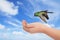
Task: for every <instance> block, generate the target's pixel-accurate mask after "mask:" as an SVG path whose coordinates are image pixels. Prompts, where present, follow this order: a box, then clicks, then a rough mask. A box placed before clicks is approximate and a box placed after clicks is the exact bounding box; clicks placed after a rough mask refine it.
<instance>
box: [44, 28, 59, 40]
mask: <svg viewBox="0 0 60 40" xmlns="http://www.w3.org/2000/svg"><path fill="white" fill-rule="evenodd" d="M44 33H45V34H47V35H48V36H50V37H52V38H54V39H55V40H60V30H56V29H53V28H48V27H47V28H46V29H45V31H44Z"/></svg>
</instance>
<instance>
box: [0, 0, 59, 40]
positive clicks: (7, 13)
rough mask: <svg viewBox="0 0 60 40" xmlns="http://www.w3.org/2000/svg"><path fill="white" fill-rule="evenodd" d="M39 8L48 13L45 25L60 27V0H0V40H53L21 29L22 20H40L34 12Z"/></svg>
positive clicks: (41, 34) (29, 21)
mask: <svg viewBox="0 0 60 40" xmlns="http://www.w3.org/2000/svg"><path fill="white" fill-rule="evenodd" d="M41 10H48V11H52V12H54V13H53V14H48V15H49V18H50V19H49V20H47V22H48V23H47V24H46V25H47V26H49V27H52V28H56V29H60V0H0V40H53V39H52V38H51V37H49V36H47V35H45V34H43V33H37V34H29V33H28V32H26V31H24V30H23V26H22V20H26V21H27V22H28V23H32V22H41V23H43V24H45V23H44V22H43V21H42V20H41V19H40V18H38V17H34V13H35V12H37V11H41Z"/></svg>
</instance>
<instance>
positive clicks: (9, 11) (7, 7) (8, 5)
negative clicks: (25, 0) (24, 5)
mask: <svg viewBox="0 0 60 40" xmlns="http://www.w3.org/2000/svg"><path fill="white" fill-rule="evenodd" d="M0 11H2V12H4V14H5V15H17V13H18V6H15V5H14V3H12V2H9V1H7V0H0ZM4 14H3V15H4Z"/></svg>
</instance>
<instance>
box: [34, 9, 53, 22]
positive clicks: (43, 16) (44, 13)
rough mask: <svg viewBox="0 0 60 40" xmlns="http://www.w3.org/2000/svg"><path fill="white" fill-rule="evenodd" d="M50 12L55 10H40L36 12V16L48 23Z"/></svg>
mask: <svg viewBox="0 0 60 40" xmlns="http://www.w3.org/2000/svg"><path fill="white" fill-rule="evenodd" d="M48 13H53V12H48V10H44V11H39V12H35V13H34V16H36V17H40V18H41V19H42V20H43V21H44V22H45V23H47V21H46V20H49V17H48Z"/></svg>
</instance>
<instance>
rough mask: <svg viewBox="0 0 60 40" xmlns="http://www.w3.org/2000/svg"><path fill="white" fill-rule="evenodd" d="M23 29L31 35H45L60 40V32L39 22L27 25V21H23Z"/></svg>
mask: <svg viewBox="0 0 60 40" xmlns="http://www.w3.org/2000/svg"><path fill="white" fill-rule="evenodd" d="M22 25H23V29H24V30H25V31H27V32H29V33H45V34H47V35H48V36H50V37H52V38H53V39H55V40H60V30H57V29H53V28H50V27H47V25H44V24H41V23H39V22H35V23H31V24H27V23H26V21H25V20H23V21H22Z"/></svg>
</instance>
